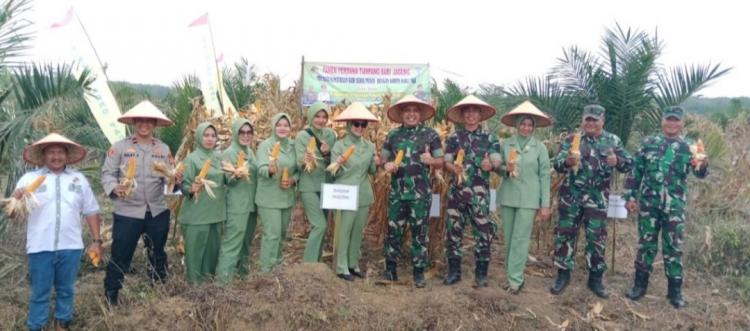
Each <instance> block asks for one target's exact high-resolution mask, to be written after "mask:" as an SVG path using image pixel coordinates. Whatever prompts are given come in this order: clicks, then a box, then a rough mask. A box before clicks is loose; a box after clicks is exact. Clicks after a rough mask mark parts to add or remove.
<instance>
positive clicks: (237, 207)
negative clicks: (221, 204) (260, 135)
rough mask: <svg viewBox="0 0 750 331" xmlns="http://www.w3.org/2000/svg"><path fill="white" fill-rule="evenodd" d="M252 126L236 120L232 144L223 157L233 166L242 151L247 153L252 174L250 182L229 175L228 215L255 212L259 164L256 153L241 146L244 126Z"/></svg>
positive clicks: (233, 125)
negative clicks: (241, 133)
mask: <svg viewBox="0 0 750 331" xmlns="http://www.w3.org/2000/svg"><path fill="white" fill-rule="evenodd" d="M245 124H247V125H250V127H252V124H250V121H248V120H246V119H238V120H235V121H234V123H233V124H232V144H231V145H230V146H229V148H227V149H226V150H225V151H224V153H222V155H221V157H222V159H223V160H225V161H229V163H231V164H233V165H235V166H236V165H237V156H238V155H239V152H240V151H243V152H245V159H246V160H247V167H248V169H249V173H250V180H249V181H247V180H245V179H234V178H232V175H231V174H227V175H226V176H227V213H230V214H245V213H247V212H253V211H255V188H256V186H257V183H258V172H257V164H256V159H255V152H253V150H252V149H251V148H250V147H248V146H242V145H240V140H239V136H240V128H242V126H243V125H245Z"/></svg>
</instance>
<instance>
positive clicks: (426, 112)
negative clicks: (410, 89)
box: [387, 94, 435, 123]
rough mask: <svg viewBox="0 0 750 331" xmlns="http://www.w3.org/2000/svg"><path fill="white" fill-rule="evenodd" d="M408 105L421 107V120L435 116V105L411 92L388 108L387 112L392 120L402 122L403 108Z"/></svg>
mask: <svg viewBox="0 0 750 331" xmlns="http://www.w3.org/2000/svg"><path fill="white" fill-rule="evenodd" d="M408 105H415V106H417V108H419V113H420V116H419V121H420V122H424V121H426V120H429V119H430V118H432V117H433V116H435V107H433V106H432V105H431V104H429V103H427V102H424V101H422V100H420V99H418V98H417V97H415V96H413V95H411V94H409V95H407V96H405V97H403V98H401V100H399V101H398V102H396V103H394V104H393V105H392V106H391V107H390V108H388V112H387V114H388V118H389V119H391V122H395V123H401V110H402V109H403V108H404V107H406V106H408Z"/></svg>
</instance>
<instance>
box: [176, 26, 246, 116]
mask: <svg viewBox="0 0 750 331" xmlns="http://www.w3.org/2000/svg"><path fill="white" fill-rule="evenodd" d="M209 24H210V23H209V21H208V13H206V14H203V15H201V16H200V17H198V18H197V19H195V20H194V21H193V22H192V23H190V25H188V28H190V29H191V31H192V32H193V34H194V36H195V37H196V38H197V39H198V44H199V45H200V51H198V52H194V54H197V55H198V56H199V57H200V58H198V59H195V60H197V62H199V63H200V67H198V68H197V69H198V79H199V80H200V82H201V92H203V102H204V103H205V105H206V108H207V109H208V110H209V111H211V112H212V114H214V115H221V114H222V113H227V112H234V110H236V108H234V105H232V102H231V101H230V100H229V96H227V92H226V91H225V90H224V82H223V79H222V76H221V72H219V66H218V60H217V59H216V53H215V50H214V46H213V35H212V34H211V29H210V26H209ZM219 95H221V99H219ZM222 104H223V105H224V111H223V112H222V111H221V109H222V107H221V105H222ZM235 114H236V112H235Z"/></svg>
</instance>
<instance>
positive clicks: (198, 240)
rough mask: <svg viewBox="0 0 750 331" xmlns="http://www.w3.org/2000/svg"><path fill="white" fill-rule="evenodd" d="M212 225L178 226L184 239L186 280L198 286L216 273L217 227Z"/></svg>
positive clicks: (218, 241)
mask: <svg viewBox="0 0 750 331" xmlns="http://www.w3.org/2000/svg"><path fill="white" fill-rule="evenodd" d="M221 224H222V223H213V224H198V225H189V224H180V229H182V237H183V238H184V239H185V269H187V271H186V273H187V279H188V280H189V281H190V282H191V283H193V284H198V283H201V282H204V281H206V280H208V279H209V278H210V277H212V276H213V275H214V273H215V272H216V261H217V259H218V257H219V244H220V242H221V237H220V236H219V226H221Z"/></svg>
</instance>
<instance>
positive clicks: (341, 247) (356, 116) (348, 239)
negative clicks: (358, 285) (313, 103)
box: [331, 102, 378, 281]
mask: <svg viewBox="0 0 750 331" xmlns="http://www.w3.org/2000/svg"><path fill="white" fill-rule="evenodd" d="M335 121H343V122H347V124H346V131H347V132H346V136H345V137H343V138H341V139H339V140H338V141H336V143H335V144H334V145H333V151H332V152H331V160H332V161H333V162H337V163H338V164H339V165H341V166H340V167H339V169H338V171H337V172H336V173H335V174H334V175H333V176H334V184H345V185H357V186H358V187H359V190H358V192H359V193H358V197H357V207H358V208H357V210H356V211H350V210H342V211H341V212H340V213H341V214H340V217H338V215H337V217H336V227H335V233H334V246H335V247H334V249H335V253H336V275H337V276H338V277H339V278H342V279H345V280H348V281H352V280H354V276H356V277H359V278H364V277H365V275H364V273H362V271H361V270H360V268H359V258H360V256H361V248H362V233H363V231H364V229H365V225H367V216H368V215H369V213H370V205H372V203H373V201H374V200H375V199H374V197H373V192H372V185H371V184H370V177H369V175H375V171H376V164H377V163H378V162H377V161H378V160H376V157H375V144H373V143H372V142H370V141H369V140H367V139H366V138H365V137H364V133H365V132H366V131H367V124H368V123H369V122H378V118H377V117H375V115H373V114H372V113H370V112H369V111H368V110H367V108H365V106H363V105H362V104H361V103H359V102H354V103H352V104H351V105H350V106H349V107H347V108H346V109H345V110H344V111H343V112H342V113H341V114H340V115H339V116H338V117H337V118H336V119H335ZM352 146H354V150H353V153H351V155H350V156H349V157H348V159H347V158H346V157H345V156H344V155H345V154H346V151H347V150H349V148H351V147H352Z"/></svg>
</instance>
